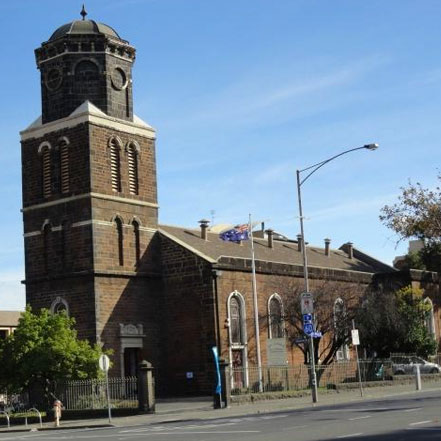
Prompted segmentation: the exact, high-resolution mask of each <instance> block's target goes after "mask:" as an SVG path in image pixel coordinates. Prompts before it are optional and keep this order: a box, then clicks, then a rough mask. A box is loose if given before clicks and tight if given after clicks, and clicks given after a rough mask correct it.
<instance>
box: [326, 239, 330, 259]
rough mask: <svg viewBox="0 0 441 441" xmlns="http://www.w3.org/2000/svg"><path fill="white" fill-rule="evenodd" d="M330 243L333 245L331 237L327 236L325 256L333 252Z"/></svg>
mask: <svg viewBox="0 0 441 441" xmlns="http://www.w3.org/2000/svg"><path fill="white" fill-rule="evenodd" d="M330 245H331V239H328V238H326V239H325V256H329V255H330V254H331V250H330Z"/></svg>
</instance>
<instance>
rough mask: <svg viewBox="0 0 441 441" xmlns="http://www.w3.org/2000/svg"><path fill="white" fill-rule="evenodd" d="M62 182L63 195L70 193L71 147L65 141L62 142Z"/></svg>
mask: <svg viewBox="0 0 441 441" xmlns="http://www.w3.org/2000/svg"><path fill="white" fill-rule="evenodd" d="M60 181H61V184H60V187H61V193H63V194H65V193H69V147H68V143H67V142H66V140H64V139H63V140H62V141H61V142H60Z"/></svg>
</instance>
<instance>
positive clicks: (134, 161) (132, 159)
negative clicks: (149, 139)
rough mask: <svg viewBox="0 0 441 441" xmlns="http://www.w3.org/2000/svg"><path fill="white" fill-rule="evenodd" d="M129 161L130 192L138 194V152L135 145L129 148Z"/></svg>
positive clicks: (130, 145)
mask: <svg viewBox="0 0 441 441" xmlns="http://www.w3.org/2000/svg"><path fill="white" fill-rule="evenodd" d="M127 160H128V165H129V191H130V193H131V194H138V191H139V184H138V150H137V149H136V146H135V144H133V143H130V144H129V146H128V147H127Z"/></svg>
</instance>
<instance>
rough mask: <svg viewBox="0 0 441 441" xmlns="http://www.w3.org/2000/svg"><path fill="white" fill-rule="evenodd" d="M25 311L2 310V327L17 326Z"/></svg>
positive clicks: (0, 312)
mask: <svg viewBox="0 0 441 441" xmlns="http://www.w3.org/2000/svg"><path fill="white" fill-rule="evenodd" d="M22 312H23V311H0V327H2V326H7V327H16V326H17V325H18V319H19V318H20V315H21V314H22Z"/></svg>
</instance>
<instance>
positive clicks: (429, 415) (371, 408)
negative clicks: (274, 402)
mask: <svg viewBox="0 0 441 441" xmlns="http://www.w3.org/2000/svg"><path fill="white" fill-rule="evenodd" d="M440 421H441V392H439V393H438V392H437V393H433V392H432V393H422V394H419V395H412V396H402V397H395V398H390V399H384V400H376V401H366V402H362V403H353V404H344V405H335V406H326V407H316V408H313V409H301V410H294V411H284V412H278V413H270V414H260V415H259V414H257V415H249V416H246V417H234V418H218V419H216V420H195V421H185V422H179V421H176V422H168V423H161V424H142V425H138V426H131V427H115V428H105V429H91V430H80V429H76V430H60V431H48V432H36V433H34V432H33V433H15V434H14V433H10V434H9V433H8V434H2V435H0V441H6V440H29V441H32V440H34V439H35V441H49V440H51V441H58V440H60V441H63V440H66V441H69V440H91V441H94V440H97V441H99V440H102V439H105V440H112V441H113V440H115V441H116V440H118V441H131V440H137V441H139V440H149V441H157V440H161V441H171V440H173V441H176V440H179V441H211V440H215V441H236V440H237V441H313V440H317V441H318V440H340V439H344V440H351V439H354V440H359V441H374V440H375V441H392V440H393V441H411V440H412V441H422V440H424V441H426V440H427V441H430V440H432V441H435V440H437V441H439V440H441V422H440Z"/></svg>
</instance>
